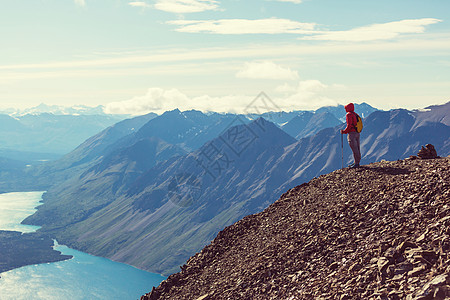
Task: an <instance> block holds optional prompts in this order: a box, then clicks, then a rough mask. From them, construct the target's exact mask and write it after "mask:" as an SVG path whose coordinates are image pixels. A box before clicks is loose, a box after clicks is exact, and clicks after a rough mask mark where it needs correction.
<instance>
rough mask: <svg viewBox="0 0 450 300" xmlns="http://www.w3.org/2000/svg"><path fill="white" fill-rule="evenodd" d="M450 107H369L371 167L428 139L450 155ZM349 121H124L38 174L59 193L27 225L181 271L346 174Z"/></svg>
mask: <svg viewBox="0 0 450 300" xmlns="http://www.w3.org/2000/svg"><path fill="white" fill-rule="evenodd" d="M364 107H365V108H364ZM449 107H450V103H447V104H445V105H442V106H435V107H430V108H429V109H427V110H425V111H414V112H412V111H407V110H401V109H400V110H392V111H386V112H384V111H375V109H373V108H371V107H369V106H367V105H366V104H363V105H361V106H360V108H361V109H360V110H359V107H358V106H357V108H356V111H357V112H358V113H360V114H361V115H364V116H366V118H365V119H364V124H365V127H364V131H363V134H362V141H361V147H362V149H361V150H362V153H363V160H362V163H369V162H374V161H379V160H381V159H388V160H395V159H399V158H405V157H407V156H409V155H412V154H415V153H416V152H417V151H418V150H419V149H420V146H421V145H424V144H427V143H432V144H434V145H435V147H436V149H437V150H438V154H440V155H443V156H445V155H449V154H450V127H449V126H450V124H449V120H448V117H447V116H448V114H445V113H442V111H448V110H449ZM365 109H366V110H367V113H366V112H365V111H364V110H365ZM370 112H373V113H371V114H369V113H370ZM344 115H345V110H344V109H343V107H338V108H323V109H321V110H318V111H316V112H315V114H313V115H310V114H309V113H306V112H297V113H296V114H295V115H292V113H291V114H289V113H278V114H277V113H271V114H265V115H263V117H266V119H264V118H256V117H258V116H256V117H255V116H254V117H253V118H252V119H249V118H247V116H242V115H231V114H229V115H223V114H214V113H212V114H204V113H201V112H198V111H188V112H180V111H178V110H174V111H170V112H166V113H165V114H163V115H161V116H158V117H155V118H152V117H151V116H142V117H138V118H134V119H129V120H124V121H122V122H120V123H118V124H116V125H114V126H112V127H110V128H108V129H106V130H104V131H102V132H101V133H99V134H97V135H95V136H93V137H92V138H90V139H88V140H86V142H84V143H83V144H81V145H80V146H79V147H77V148H76V149H75V150H74V151H72V152H71V153H69V154H67V155H66V156H64V157H63V158H62V159H60V160H58V161H55V162H51V163H48V164H46V165H45V166H40V167H39V168H36V169H33V171H32V172H30V173H31V174H30V175H33V176H36V174H38V175H39V181H40V183H41V185H42V187H49V189H48V193H47V194H46V195H45V203H44V205H43V206H41V207H40V209H39V210H38V212H37V213H36V214H35V215H33V216H32V217H30V218H28V219H27V222H28V223H33V224H36V225H41V226H43V228H42V230H41V232H43V233H48V234H50V235H52V236H54V237H56V238H57V239H58V241H60V242H61V243H64V244H67V245H69V246H71V247H74V248H77V249H80V250H83V251H86V252H89V253H93V254H96V255H100V256H105V257H109V258H112V259H114V260H117V261H121V262H126V263H129V264H132V265H135V266H137V267H140V268H143V269H146V270H151V271H153V272H159V273H164V274H170V273H172V272H174V271H175V270H177V268H178V266H179V265H180V264H182V263H183V262H184V261H185V260H186V259H187V258H188V257H189V256H190V255H192V254H194V253H195V252H196V251H198V250H199V249H201V248H202V247H203V246H204V245H206V244H207V243H209V241H211V240H212V239H213V238H214V236H215V235H216V234H217V232H219V231H220V230H221V229H223V228H224V227H225V226H227V225H230V224H232V223H234V222H236V221H237V220H239V219H241V218H242V217H244V216H246V215H248V214H252V213H256V212H259V211H262V210H263V209H264V208H266V207H267V206H268V205H270V204H271V203H273V202H274V201H275V200H276V199H278V198H279V196H280V195H281V194H282V193H284V192H285V191H286V190H287V189H289V188H292V187H294V186H296V185H299V184H301V183H303V182H306V181H309V180H310V179H311V178H313V177H316V176H318V175H320V174H325V173H329V172H331V171H334V170H336V169H339V168H340V167H341V140H340V134H339V129H341V128H342V126H343V125H342V123H339V121H340V120H342V119H343V117H344ZM297 117H298V118H297ZM271 120H272V121H274V122H275V123H276V124H274V123H272V122H270V121H271ZM291 122H292V123H291ZM336 123H337V124H336ZM289 124H291V125H289ZM333 124H334V125H333ZM330 125H331V126H334V127H331V128H330V127H329V126H330ZM297 126H298V127H297ZM327 127H328V128H327ZM283 129H285V130H286V132H287V131H289V134H288V133H286V132H285V131H283ZM295 129H297V130H295ZM295 137H302V138H300V139H298V140H297V139H295ZM344 149H345V151H344V160H345V163H348V162H350V161H351V160H352V158H351V153H350V150H349V148H348V146H347V145H345V147H344ZM33 172H35V173H33ZM55 183H57V184H55Z"/></svg>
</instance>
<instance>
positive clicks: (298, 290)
mask: <svg viewBox="0 0 450 300" xmlns="http://www.w3.org/2000/svg"><path fill="white" fill-rule="evenodd" d="M449 163H450V157H448V158H442V159H433V160H403V161H395V162H387V161H384V162H379V163H373V164H370V165H367V166H364V167H362V168H359V169H343V170H337V171H335V172H332V173H330V174H327V175H322V176H320V177H318V178H314V179H313V180H311V181H310V182H308V183H305V184H302V185H300V186H297V187H295V188H293V189H291V190H289V191H288V192H286V193H285V194H283V195H282V196H281V198H280V199H279V200H277V201H276V202H275V203H274V204H272V205H271V206H269V207H268V208H267V209H266V210H264V211H263V212H262V213H258V214H255V215H250V216H247V217H245V218H243V219H242V220H241V221H239V222H237V223H235V224H233V225H231V226H229V227H227V228H225V229H224V230H222V231H221V232H219V234H218V235H217V237H216V238H215V239H214V240H213V241H212V242H211V244H210V245H208V246H206V247H205V248H204V249H203V250H202V251H201V252H199V253H197V254H196V255H195V256H193V257H191V258H190V259H189V260H188V261H187V263H186V264H185V265H184V266H182V267H181V272H179V273H176V274H173V275H171V276H169V278H168V279H167V280H165V281H164V282H162V283H161V285H160V286H159V287H157V288H155V289H153V291H152V292H151V293H150V294H147V295H145V296H143V297H142V298H141V299H199V298H201V299H230V298H232V299H310V298H311V299H312V298H319V297H322V298H326V299H369V298H371V297H373V295H385V296H386V297H388V292H389V295H390V297H392V298H393V299H404V298H407V297H411V296H412V298H414V297H419V296H420V297H423V298H420V297H419V298H420V299H425V298H426V299H428V298H427V297H429V298H430V299H432V298H433V295H436V294H439V295H441V296H442V297H441V298H442V299H443V298H445V297H448V296H450V294H449V289H448V282H449V279H450V278H449V275H448V274H449V271H450V262H449V260H448V257H449V255H450V244H449V242H448V236H447V235H448V226H450V218H449V217H448V214H449V210H448V204H449V194H450V186H449V185H448V184H447V182H450V171H449V169H448V165H449ZM419 298H417V299H419Z"/></svg>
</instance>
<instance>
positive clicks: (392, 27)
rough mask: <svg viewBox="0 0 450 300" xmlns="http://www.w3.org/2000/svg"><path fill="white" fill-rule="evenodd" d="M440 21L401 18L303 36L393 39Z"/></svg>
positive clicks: (347, 40)
mask: <svg viewBox="0 0 450 300" xmlns="http://www.w3.org/2000/svg"><path fill="white" fill-rule="evenodd" d="M438 22H442V20H439V19H433V18H424V19H412V20H402V21H396V22H389V23H383V24H373V25H368V26H364V27H359V28H355V29H351V30H347V31H330V32H321V33H319V34H317V35H313V36H308V37H304V38H303V39H305V40H326V41H344V42H364V41H374V40H388V39H393V38H396V37H398V36H400V35H401V34H407V33H423V32H425V27H426V26H427V25H432V24H435V23H438Z"/></svg>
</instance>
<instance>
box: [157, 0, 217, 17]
mask: <svg viewBox="0 0 450 300" xmlns="http://www.w3.org/2000/svg"><path fill="white" fill-rule="evenodd" d="M155 8H156V9H158V10H162V11H166V12H171V13H178V14H183V13H194V12H202V11H207V10H217V9H218V8H219V6H218V1H216V0H157V1H156V4H155Z"/></svg>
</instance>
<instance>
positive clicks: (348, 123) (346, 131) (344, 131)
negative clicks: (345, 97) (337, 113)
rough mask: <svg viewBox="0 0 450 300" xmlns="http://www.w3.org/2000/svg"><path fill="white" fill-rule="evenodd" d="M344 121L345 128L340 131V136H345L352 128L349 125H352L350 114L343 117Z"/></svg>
mask: <svg viewBox="0 0 450 300" xmlns="http://www.w3.org/2000/svg"><path fill="white" fill-rule="evenodd" d="M345 121H346V122H347V127H345V129H344V130H341V133H342V134H347V133H349V132H350V129H352V128H353V126H352V125H351V124H353V122H352V121H353V120H352V114H351V113H348V114H346V115H345Z"/></svg>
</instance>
